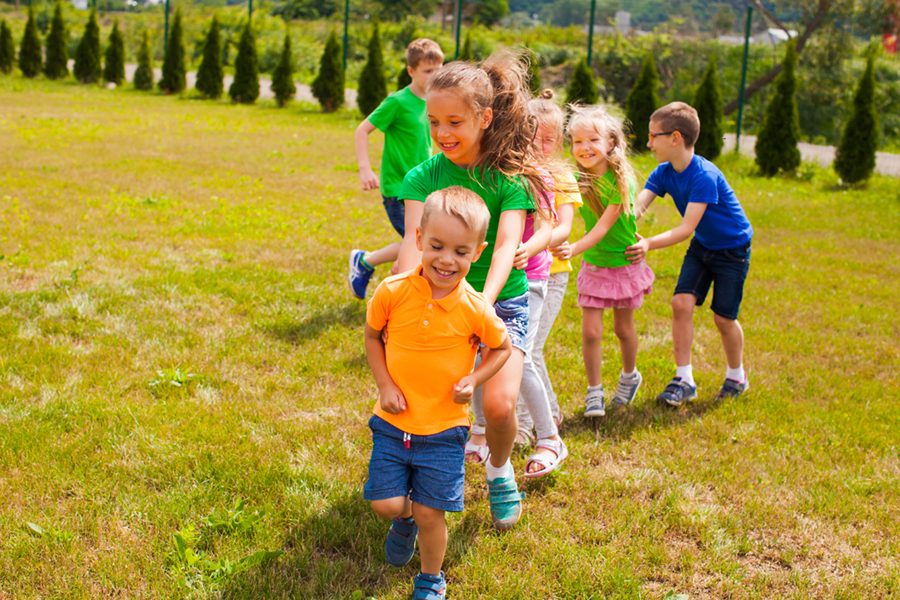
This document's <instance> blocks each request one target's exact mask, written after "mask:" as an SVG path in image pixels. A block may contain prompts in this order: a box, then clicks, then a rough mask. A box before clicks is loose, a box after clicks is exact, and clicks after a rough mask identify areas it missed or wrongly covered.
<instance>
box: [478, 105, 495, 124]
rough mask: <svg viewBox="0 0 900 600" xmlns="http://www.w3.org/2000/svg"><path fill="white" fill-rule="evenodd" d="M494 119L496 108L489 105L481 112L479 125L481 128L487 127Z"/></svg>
mask: <svg viewBox="0 0 900 600" xmlns="http://www.w3.org/2000/svg"><path fill="white" fill-rule="evenodd" d="M493 120H494V109H493V108H491V107H490V106H488V107H487V108H486V109H484V112H482V113H481V123H479V127H480V128H481V129H487V128H488V127H490V126H491V122H493Z"/></svg>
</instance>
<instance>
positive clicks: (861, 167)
mask: <svg viewBox="0 0 900 600" xmlns="http://www.w3.org/2000/svg"><path fill="white" fill-rule="evenodd" d="M876 150H878V118H877V113H876V112H875V64H874V58H873V57H872V55H871V54H870V55H869V57H868V60H867V61H866V69H865V71H863V75H862V78H861V79H860V80H859V85H858V86H857V87H856V94H854V96H853V113H852V114H851V115H850V120H848V121H847V124H846V125H844V133H843V135H841V142H840V144H839V145H838V147H837V153H836V155H835V159H834V170H835V171H837V173H838V175H840V176H841V180H843V181H844V182H845V183H850V184H853V183H858V182H860V181H864V180H866V179H868V178H869V176H871V175H872V171H874V170H875V152H876Z"/></svg>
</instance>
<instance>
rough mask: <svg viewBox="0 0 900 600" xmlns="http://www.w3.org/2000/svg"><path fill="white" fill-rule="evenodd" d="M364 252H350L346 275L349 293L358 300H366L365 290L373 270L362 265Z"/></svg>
mask: <svg viewBox="0 0 900 600" xmlns="http://www.w3.org/2000/svg"><path fill="white" fill-rule="evenodd" d="M365 255H366V251H365V250H353V251H352V252H350V273H349V274H348V275H347V284H348V285H349V286H350V291H351V292H353V295H354V296H356V297H357V298H359V299H360V300H365V299H366V288H367V287H368V286H369V279H371V278H372V273H374V272H375V269H373V268H372V267H369V266H367V265H366V264H365V263H363V257H365Z"/></svg>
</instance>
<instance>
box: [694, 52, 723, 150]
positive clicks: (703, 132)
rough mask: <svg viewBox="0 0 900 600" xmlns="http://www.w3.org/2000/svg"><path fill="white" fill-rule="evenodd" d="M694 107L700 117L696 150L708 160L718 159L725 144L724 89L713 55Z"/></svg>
mask: <svg viewBox="0 0 900 600" xmlns="http://www.w3.org/2000/svg"><path fill="white" fill-rule="evenodd" d="M694 108H695V109H697V115H698V116H699V117H700V135H699V136H698V137H697V142H696V143H695V144H694V151H695V152H696V153H697V154H699V155H700V156H702V157H703V158H705V159H707V160H716V159H717V158H718V157H719V155H720V154H721V153H722V145H723V144H724V140H723V135H724V132H723V130H722V122H723V121H724V120H725V117H724V114H723V112H722V91H721V90H720V89H719V72H718V69H717V67H716V58H715V56H713V57H712V58H711V59H710V61H709V66H708V67H707V68H706V73H705V74H704V75H703V81H701V82H700V87H698V88H697V94H696V96H695V97H694Z"/></svg>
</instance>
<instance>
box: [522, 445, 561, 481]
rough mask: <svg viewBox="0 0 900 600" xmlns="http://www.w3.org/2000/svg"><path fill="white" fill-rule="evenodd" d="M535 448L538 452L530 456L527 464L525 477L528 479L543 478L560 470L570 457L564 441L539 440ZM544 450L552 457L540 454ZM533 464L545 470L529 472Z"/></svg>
mask: <svg viewBox="0 0 900 600" xmlns="http://www.w3.org/2000/svg"><path fill="white" fill-rule="evenodd" d="M534 448H535V450H536V452H535V453H534V454H532V455H531V456H529V457H528V462H526V463H525V477H527V478H528V479H534V478H536V477H543V476H544V475H547V474H548V473H552V472H553V471H555V470H556V469H558V468H559V465H561V464H562V462H563V461H564V460H566V457H568V456H569V449H568V448H566V444H565V442H563V441H562V440H555V439H552V438H545V439H543V440H538V442H537V444H536V445H535V447H534ZM542 448H543V449H544V450H549V451H550V452H552V453H553V454H552V455H550V454H547V453H544V452H539V451H540V450H541V449H542ZM533 464H537V465H539V466H541V467H543V468H542V469H540V470H539V471H529V467H530V466H531V465H533Z"/></svg>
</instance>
